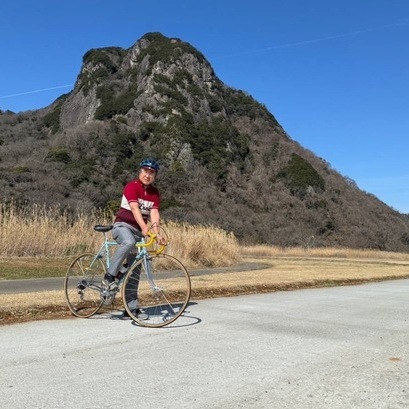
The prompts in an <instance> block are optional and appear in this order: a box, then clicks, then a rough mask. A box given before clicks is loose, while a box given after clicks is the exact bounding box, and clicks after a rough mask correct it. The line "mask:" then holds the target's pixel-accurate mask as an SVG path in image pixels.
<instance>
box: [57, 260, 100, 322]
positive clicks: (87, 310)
mask: <svg viewBox="0 0 409 409" xmlns="http://www.w3.org/2000/svg"><path fill="white" fill-rule="evenodd" d="M105 271H106V269H105V265H104V263H103V262H102V261H101V259H99V258H97V257H96V256H95V254H82V255H81V256H79V257H77V258H76V259H75V260H74V261H73V262H72V263H71V265H70V266H69V268H68V271H67V274H66V276H65V282H64V291H65V298H66V300H67V304H68V308H69V309H70V311H71V312H72V313H73V314H74V315H75V316H77V317H80V318H88V317H91V315H94V314H95V313H96V312H97V311H98V310H99V309H100V308H101V306H102V298H101V288H102V287H101V284H102V280H103V279H104V275H105Z"/></svg>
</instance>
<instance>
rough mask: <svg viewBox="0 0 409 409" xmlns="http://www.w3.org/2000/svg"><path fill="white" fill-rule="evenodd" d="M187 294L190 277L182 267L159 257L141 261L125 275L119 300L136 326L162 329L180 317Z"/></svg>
mask: <svg viewBox="0 0 409 409" xmlns="http://www.w3.org/2000/svg"><path fill="white" fill-rule="evenodd" d="M190 291H191V284H190V276H189V273H188V272H187V270H186V268H185V267H184V266H183V264H182V263H181V262H180V261H179V260H177V259H176V258H174V257H172V256H169V255H168V254H161V255H157V256H153V257H151V256H147V257H145V258H143V259H142V260H140V261H139V262H138V264H136V266H135V267H134V268H133V269H132V271H130V272H128V273H127V275H126V277H125V280H124V283H123V285H122V300H123V303H124V306H125V309H126V311H127V312H128V314H129V315H130V317H131V318H132V319H133V320H134V321H135V322H136V323H137V324H139V325H141V326H143V327H164V326H165V325H169V324H170V323H172V322H174V321H175V320H176V319H177V318H179V317H180V316H181V315H182V314H183V312H184V311H185V308H186V306H187V304H188V302H189V299H190Z"/></svg>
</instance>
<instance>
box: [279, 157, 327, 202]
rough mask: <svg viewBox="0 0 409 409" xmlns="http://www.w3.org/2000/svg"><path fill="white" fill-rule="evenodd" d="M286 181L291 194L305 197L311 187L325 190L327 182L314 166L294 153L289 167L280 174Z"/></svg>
mask: <svg viewBox="0 0 409 409" xmlns="http://www.w3.org/2000/svg"><path fill="white" fill-rule="evenodd" d="M278 176H279V177H281V178H283V179H284V180H285V181H286V184H287V186H288V188H289V189H290V191H291V193H293V194H298V195H300V196H304V195H305V193H306V192H307V189H308V188H309V186H311V187H313V188H316V189H318V190H320V191H324V190H325V181H324V179H323V178H322V176H320V174H319V173H318V172H317V171H316V170H315V169H314V168H313V166H312V165H311V164H310V163H309V162H308V161H307V160H305V159H304V158H302V157H301V156H299V155H297V154H295V153H293V154H292V155H291V159H290V161H289V162H288V164H287V166H286V167H285V168H284V169H283V170H282V171H281V172H280V173H279V175H278Z"/></svg>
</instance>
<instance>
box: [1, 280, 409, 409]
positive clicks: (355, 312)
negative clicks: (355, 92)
mask: <svg viewBox="0 0 409 409" xmlns="http://www.w3.org/2000/svg"><path fill="white" fill-rule="evenodd" d="M408 344H409V280H396V281H387V282H382V283H371V284H364V285H359V286H345V287H333V288H320V289H308V290H297V291H289V292H276V293H271V294H262V295H248V296H240V297H232V298H220V299H212V300H204V301H197V302H195V301H194V300H193V302H192V304H191V305H190V306H189V307H188V310H187V313H186V316H185V317H182V318H180V319H179V320H178V321H176V323H175V324H174V325H173V326H171V327H165V328H162V329H146V328H141V327H138V326H136V325H135V324H133V323H132V322H131V321H129V320H121V319H114V317H113V316H112V315H110V314H106V315H104V316H100V317H98V318H93V319H69V320H59V321H39V322H31V323H26V324H16V325H11V326H3V327H0V345H1V355H0V368H1V369H0V407H1V408H14V409H19V408H21V409H23V408H24V409H26V408H53V409H59V408H81V409H82V408H87V409H90V408H112V407H115V408H116V407H118V408H154V409H158V408H160V409H173V408H191V409H196V408H200V409H201V408H206V409H209V408H218V409H219V408H223V409H230V408H231V409H233V408H234V409H236V408H268V409H271V408H272V409H276V408H277V409H287V408H288V409H294V408H300V409H309V408H311V409H321V408H331V409H338V408H345V409H353V408H357V409H366V408H368V409H369V408H370V409H374V408H376V409H379V408H382V409H383V408H385V409H400V408H409V348H408Z"/></svg>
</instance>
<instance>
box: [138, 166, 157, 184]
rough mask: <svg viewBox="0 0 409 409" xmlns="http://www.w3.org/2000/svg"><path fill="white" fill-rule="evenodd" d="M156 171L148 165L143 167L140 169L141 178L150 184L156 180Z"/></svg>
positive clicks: (143, 181)
mask: <svg viewBox="0 0 409 409" xmlns="http://www.w3.org/2000/svg"><path fill="white" fill-rule="evenodd" d="M155 176H156V172H155V171H154V170H153V169H151V168H148V167H143V168H141V170H140V171H139V180H140V181H141V182H142V183H143V184H144V185H145V186H148V185H150V184H151V183H153V181H154V180H155Z"/></svg>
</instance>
